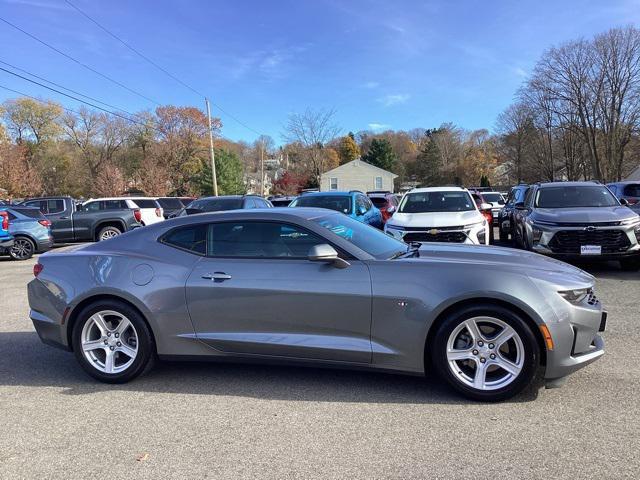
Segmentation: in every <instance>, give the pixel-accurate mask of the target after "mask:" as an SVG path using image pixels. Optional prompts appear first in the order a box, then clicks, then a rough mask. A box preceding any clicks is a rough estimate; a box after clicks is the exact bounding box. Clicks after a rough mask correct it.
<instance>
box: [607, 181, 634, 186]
mask: <svg viewBox="0 0 640 480" xmlns="http://www.w3.org/2000/svg"><path fill="white" fill-rule="evenodd" d="M630 183H640V180H622V181H621V182H609V183H607V185H629V184H630Z"/></svg>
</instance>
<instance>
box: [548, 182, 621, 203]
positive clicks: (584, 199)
mask: <svg viewBox="0 0 640 480" xmlns="http://www.w3.org/2000/svg"><path fill="white" fill-rule="evenodd" d="M615 205H618V201H617V200H616V197H614V196H613V195H612V193H611V192H610V191H609V190H608V189H607V188H606V187H604V186H602V185H584V186H582V185H581V186H577V187H569V186H562V187H547V188H541V189H539V190H538V194H537V195H536V206H537V207H540V208H571V207H613V206H615Z"/></svg>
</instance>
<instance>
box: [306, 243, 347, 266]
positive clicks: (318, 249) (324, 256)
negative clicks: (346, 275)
mask: <svg viewBox="0 0 640 480" xmlns="http://www.w3.org/2000/svg"><path fill="white" fill-rule="evenodd" d="M307 259H308V260H309V261H310V262H323V263H331V264H332V265H333V266H334V267H336V268H347V267H348V266H349V265H350V264H349V262H347V261H346V260H343V259H342V258H340V257H339V256H338V252H336V249H335V248H333V247H332V246H331V245H329V244H327V243H321V244H319V245H314V246H313V247H311V248H310V249H309V253H308V254H307Z"/></svg>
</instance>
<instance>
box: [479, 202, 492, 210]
mask: <svg viewBox="0 0 640 480" xmlns="http://www.w3.org/2000/svg"><path fill="white" fill-rule="evenodd" d="M492 207H493V205H491V204H490V203H481V204H480V210H491V208H492Z"/></svg>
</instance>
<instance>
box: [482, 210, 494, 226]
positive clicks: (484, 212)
mask: <svg viewBox="0 0 640 480" xmlns="http://www.w3.org/2000/svg"><path fill="white" fill-rule="evenodd" d="M482 215H484V218H486V219H487V222H489V225H491V223H493V215H492V214H491V210H482Z"/></svg>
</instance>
